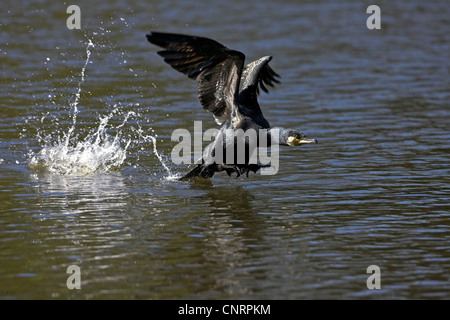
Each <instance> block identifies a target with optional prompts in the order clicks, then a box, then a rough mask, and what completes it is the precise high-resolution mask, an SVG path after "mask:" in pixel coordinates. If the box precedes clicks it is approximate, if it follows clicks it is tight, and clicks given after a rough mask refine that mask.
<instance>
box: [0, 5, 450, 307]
mask: <svg viewBox="0 0 450 320" xmlns="http://www.w3.org/2000/svg"><path fill="white" fill-rule="evenodd" d="M3 3H4V4H3V6H2V7H3V10H2V13H1V20H0V29H1V33H0V42H1V48H0V61H1V64H2V68H1V71H0V72H1V78H0V79H1V80H0V81H1V91H0V111H1V117H0V298H2V299H449V298H450V210H449V209H450V205H449V200H450V197H449V195H450V178H449V174H450V170H449V162H450V132H449V123H450V121H449V120H450V106H449V98H450V94H449V88H450V81H449V80H450V77H449V69H450V65H449V61H450V59H449V58H450V48H449V44H450V33H449V27H450V20H449V17H450V9H449V5H448V1H429V2H423V1H395V4H394V3H393V2H392V1H390V2H388V1H379V2H378V5H379V6H380V9H381V29H379V30H377V29H374V30H369V29H368V28H367V26H366V20H367V18H368V17H369V16H370V14H367V13H366V9H367V6H368V4H364V3H363V2H355V1H339V2H336V1H331V0H330V1H304V2H301V3H300V2H298V1H262V0H258V1H256V0H254V1H253V0H252V1H235V0H233V1H229V2H224V1H211V2H208V4H205V3H201V2H199V1H183V2H175V1H150V2H147V1H145V2H143V1H108V2H104V3H102V4H99V3H96V4H95V5H94V4H93V2H92V1H77V4H78V5H79V7H80V9H81V30H69V29H68V28H67V26H66V20H67V19H68V18H69V16H70V14H68V13H66V9H67V7H68V5H69V4H55V2H54V1H49V0H41V1H9V0H7V1H6V2H5V1H4V2H3ZM151 30H159V31H167V32H177V33H185V34H195V35H200V36H206V37H210V38H213V39H216V40H217V41H219V42H221V43H223V44H225V45H226V46H228V47H230V48H233V49H236V50H239V51H242V52H244V53H245V54H246V55H247V58H248V61H252V60H255V59H257V58H259V57H261V56H264V55H272V56H273V60H272V62H271V66H272V67H273V68H274V70H275V71H277V72H278V73H279V74H280V75H281V77H282V79H281V80H282V84H281V85H279V86H278V87H277V88H275V89H273V90H271V93H270V94H269V95H266V94H264V93H262V94H261V96H260V104H261V107H262V109H263V112H264V114H265V116H266V117H267V119H268V120H269V122H270V123H271V124H272V125H274V126H285V127H292V128H298V129H301V130H302V131H303V132H305V133H306V134H307V135H308V136H310V137H314V138H316V139H318V140H319V144H317V145H308V146H303V147H301V148H287V147H286V148H281V150H280V169H279V171H278V173H277V174H276V175H273V176H267V175H259V174H251V175H250V177H249V178H246V177H239V178H237V179H235V178H229V177H228V176H227V175H226V174H225V173H221V174H217V175H216V176H215V177H214V178H213V179H212V180H211V181H198V182H178V181H176V180H174V179H172V178H173V177H174V176H179V175H181V174H183V173H186V172H187V171H188V170H189V166H187V165H184V164H181V165H175V164H174V163H173V162H172V161H171V157H170V153H171V150H172V149H173V147H174V146H175V145H176V144H177V142H174V141H171V135H172V132H173V130H175V129H177V128H186V129H188V130H192V129H193V125H194V121H202V124H203V128H204V130H206V129H208V128H214V127H215V123H214V121H213V118H212V117H211V115H210V114H207V113H206V112H204V111H203V110H202V108H201V106H200V104H199V102H198V100H197V92H196V83H195V82H194V81H191V80H189V79H188V78H187V77H185V76H184V75H182V74H179V73H177V72H176V71H174V70H173V69H171V68H170V67H169V66H168V65H166V64H165V63H164V62H163V61H162V59H161V58H160V57H159V56H158V55H156V53H155V52H156V51H157V48H156V47H154V46H152V45H151V44H149V43H148V42H147V40H146V38H145V34H146V33H148V32H149V31H151ZM165 166H166V167H165ZM71 265H76V266H78V267H79V268H80V275H81V282H80V284H81V289H79V290H77V289H73V290H70V289H68V287H67V285H66V281H67V280H68V277H69V276H70V274H68V273H67V268H68V267H69V266H71ZM371 265H376V266H379V268H380V274H379V275H380V279H381V289H373V290H369V289H368V287H367V284H366V281H367V280H368V278H369V276H371V274H370V273H367V268H368V267H369V266H371Z"/></svg>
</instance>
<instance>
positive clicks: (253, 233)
mask: <svg viewBox="0 0 450 320" xmlns="http://www.w3.org/2000/svg"><path fill="white" fill-rule="evenodd" d="M192 188H198V189H201V190H205V189H207V190H208V191H207V192H206V193H204V194H202V195H201V196H199V197H198V200H199V201H201V202H203V203H208V204H209V210H210V212H209V214H208V215H207V217H203V218H202V224H205V225H206V228H205V229H204V233H203V235H204V238H205V241H203V242H202V243H203V245H204V247H203V248H202V251H203V255H204V259H205V261H206V264H207V265H208V269H209V272H210V273H211V272H212V273H214V274H216V276H214V277H212V278H211V280H212V281H211V284H210V290H211V291H216V290H218V291H225V292H227V294H231V295H233V294H236V293H239V294H244V295H245V294H246V293H249V291H251V289H250V288H249V287H248V286H247V285H248V282H247V281H245V282H244V281H241V280H242V279H243V278H244V279H248V278H254V279H264V278H266V270H265V268H264V267H263V266H264V259H265V258H264V252H265V248H264V246H265V244H263V243H264V242H263V241H262V237H261V235H262V234H264V232H262V230H264V229H265V228H267V227H268V225H267V222H268V221H267V219H266V218H267V217H264V216H262V215H259V214H258V213H257V212H256V210H255V209H254V208H253V202H254V201H255V197H254V196H253V195H252V194H251V192H249V191H248V190H246V189H245V187H243V186H241V185H231V186H230V185H226V186H214V185H213V183H211V181H210V180H203V179H198V181H196V182H194V184H193V185H192ZM255 258H256V259H255Z"/></svg>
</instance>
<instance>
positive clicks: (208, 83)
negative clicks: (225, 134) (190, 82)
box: [147, 32, 245, 124]
mask: <svg viewBox="0 0 450 320" xmlns="http://www.w3.org/2000/svg"><path fill="white" fill-rule="evenodd" d="M147 39H148V41H150V42H151V43H153V44H155V45H157V46H160V47H162V48H163V50H161V51H158V54H159V55H160V56H162V57H163V58H164V61H165V62H167V63H168V64H169V65H170V66H172V67H173V68H174V69H176V70H178V71H180V72H182V73H184V74H186V75H187V76H188V77H189V78H191V79H195V80H198V93H199V99H200V102H201V104H202V106H203V108H204V109H205V110H207V111H209V112H212V113H213V115H214V117H215V120H216V122H217V123H218V124H222V123H224V122H225V121H226V120H227V119H228V118H229V117H230V114H231V113H232V111H233V109H235V100H236V97H237V94H238V90H239V83H240V78H241V73H242V70H243V66H244V60H245V56H244V54H243V53H241V52H239V51H234V50H230V49H228V48H227V47H225V46H223V45H222V44H220V43H218V42H217V41H214V40H211V39H208V38H203V37H195V36H188V35H181V34H171V33H162V32H152V33H150V34H148V35H147Z"/></svg>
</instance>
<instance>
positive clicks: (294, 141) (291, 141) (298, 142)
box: [287, 137, 319, 146]
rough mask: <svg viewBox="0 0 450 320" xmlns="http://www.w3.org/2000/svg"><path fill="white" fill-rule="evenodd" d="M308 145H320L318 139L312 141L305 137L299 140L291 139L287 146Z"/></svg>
mask: <svg viewBox="0 0 450 320" xmlns="http://www.w3.org/2000/svg"><path fill="white" fill-rule="evenodd" d="M306 143H319V142H318V141H317V140H316V139H311V138H307V137H303V138H301V139H298V138H296V137H289V138H288V140H287V144H288V145H290V146H299V145H302V144H306Z"/></svg>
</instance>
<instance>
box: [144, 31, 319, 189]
mask: <svg viewBox="0 0 450 320" xmlns="http://www.w3.org/2000/svg"><path fill="white" fill-rule="evenodd" d="M147 39H148V41H150V42H151V43H153V44H155V45H157V46H159V47H161V48H163V50H161V51H158V54H159V55H160V56H162V57H163V58H164V61H165V62H167V63H168V64H169V65H170V66H172V67H173V68H174V69H176V70H178V71H180V72H182V73H184V74H186V75H187V76H188V77H189V78H191V79H195V80H197V81H198V96H199V99H200V103H201V104H202V106H203V108H204V109H205V110H207V111H208V112H211V113H212V114H213V116H214V118H215V120H216V122H217V124H219V125H221V126H222V127H221V129H220V131H219V134H218V135H217V136H216V137H215V139H214V141H213V142H211V144H210V145H208V146H207V147H206V148H205V151H204V152H203V157H202V159H201V163H199V164H197V166H196V167H195V168H194V169H193V170H191V171H190V172H189V173H187V174H186V175H185V176H183V177H182V178H181V180H186V179H190V178H193V177H197V176H199V177H203V178H211V177H212V176H213V175H214V174H215V173H216V172H219V171H226V172H227V173H228V175H231V173H236V175H237V176H240V175H241V174H243V173H245V174H246V175H247V176H248V173H249V172H250V171H253V172H256V171H258V170H259V169H260V168H262V167H264V166H265V165H261V164H258V163H254V161H250V160H251V155H252V152H253V151H254V149H255V148H256V147H259V146H261V145H260V140H261V137H260V135H259V134H257V135H248V134H247V133H249V132H250V131H252V130H253V131H254V132H256V133H259V132H264V133H265V134H266V141H267V143H266V144H265V145H264V146H267V147H269V146H271V144H272V143H273V142H274V141H275V142H278V143H279V144H280V145H288V146H299V145H302V144H305V143H317V140H316V139H310V138H307V137H306V136H305V135H303V133H301V132H299V131H296V130H293V129H284V128H279V127H275V128H271V127H270V125H269V122H268V121H267V120H266V119H265V118H264V116H263V114H262V112H261V109H260V107H259V104H258V100H257V97H258V94H259V91H260V89H261V90H262V91H264V92H266V93H268V89H267V86H271V87H273V86H274V84H275V83H279V80H278V78H279V75H278V74H277V73H276V72H275V71H273V69H272V68H271V67H270V66H269V61H271V60H272V57H271V56H265V57H262V58H260V59H258V60H256V61H253V62H251V63H249V64H247V65H246V66H244V60H245V55H244V54H243V53H241V52H239V51H235V50H231V49H228V48H227V47H225V46H223V45H222V44H220V43H218V42H217V41H214V40H211V39H208V38H204V37H196V36H189V35H182V34H172V33H163V32H151V33H150V34H147ZM239 129H242V130H239ZM262 129H264V130H262ZM230 132H231V133H236V132H239V133H242V134H241V135H239V134H235V135H234V137H233V139H230V138H229V137H230V136H231V135H230ZM238 140H239V141H242V142H243V143H244V145H245V147H244V150H245V156H243V155H242V154H239V152H238V151H239V150H238V149H237V147H236V146H237V145H238ZM230 148H233V149H234V151H235V152H234V154H232V155H233V158H232V159H226V157H225V154H226V152H227V150H229V149H230ZM240 150H241V151H242V149H240ZM217 151H223V152H222V155H218V152H217ZM241 153H242V152H241ZM239 156H241V157H243V158H242V159H237V158H238V157H239ZM218 159H219V161H217V160H218Z"/></svg>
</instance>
